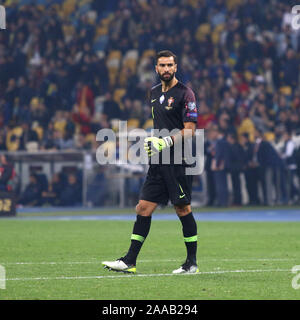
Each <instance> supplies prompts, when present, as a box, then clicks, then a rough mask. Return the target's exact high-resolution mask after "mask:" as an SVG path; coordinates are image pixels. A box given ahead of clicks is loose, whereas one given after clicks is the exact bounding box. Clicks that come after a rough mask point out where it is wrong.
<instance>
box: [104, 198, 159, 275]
mask: <svg viewBox="0 0 300 320" xmlns="http://www.w3.org/2000/svg"><path fill="white" fill-rule="evenodd" d="M156 207H157V203H155V202H150V201H146V200H140V201H139V203H138V204H137V206H136V214H137V215H136V221H135V223H134V226H133V231H132V234H131V244H130V247H129V250H128V252H127V254H126V255H125V256H124V257H121V258H119V259H117V260H116V261H103V262H102V264H103V265H104V267H105V268H108V269H110V270H113V271H120V272H126V273H135V272H136V259H137V256H138V254H139V252H140V250H141V248H142V245H143V243H144V241H145V240H146V238H147V236H148V233H149V230H150V226H151V217H152V213H153V211H154V210H155V208H156Z"/></svg>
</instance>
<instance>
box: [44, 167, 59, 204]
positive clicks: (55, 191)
mask: <svg viewBox="0 0 300 320" xmlns="http://www.w3.org/2000/svg"><path fill="white" fill-rule="evenodd" d="M62 192H63V184H62V181H61V178H60V175H59V174H58V173H56V174H54V176H53V178H52V180H51V182H50V184H49V187H48V189H47V190H46V191H43V192H42V203H43V204H49V205H51V206H59V205H60V195H61V193H62Z"/></svg>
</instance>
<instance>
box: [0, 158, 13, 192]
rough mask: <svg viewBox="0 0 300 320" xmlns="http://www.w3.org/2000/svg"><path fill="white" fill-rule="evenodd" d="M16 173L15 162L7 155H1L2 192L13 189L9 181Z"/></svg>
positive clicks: (0, 185)
mask: <svg viewBox="0 0 300 320" xmlns="http://www.w3.org/2000/svg"><path fill="white" fill-rule="evenodd" d="M15 174H16V173H15V169H14V167H13V164H12V163H11V162H10V161H9V160H8V159H7V156H6V155H4V154H2V155H0V192H7V191H11V188H10V186H9V182H10V180H12V179H13V178H14V176H15Z"/></svg>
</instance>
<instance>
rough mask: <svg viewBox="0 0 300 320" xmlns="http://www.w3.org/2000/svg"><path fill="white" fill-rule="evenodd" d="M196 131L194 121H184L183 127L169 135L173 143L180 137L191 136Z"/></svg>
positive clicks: (180, 139)
mask: <svg viewBox="0 0 300 320" xmlns="http://www.w3.org/2000/svg"><path fill="white" fill-rule="evenodd" d="M195 131H196V123H195V122H184V128H183V129H182V130H180V131H179V132H178V133H176V134H175V135H174V136H171V138H172V140H173V144H175V143H177V142H179V141H182V139H187V138H191V137H192V136H193V135H194V134H195Z"/></svg>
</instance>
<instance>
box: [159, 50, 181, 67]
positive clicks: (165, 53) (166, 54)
mask: <svg viewBox="0 0 300 320" xmlns="http://www.w3.org/2000/svg"><path fill="white" fill-rule="evenodd" d="M161 57H173V58H174V62H175V64H177V56H176V54H174V53H173V52H172V51H170V50H163V51H159V52H158V53H157V54H156V59H155V61H156V64H157V62H158V59H159V58H161Z"/></svg>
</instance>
